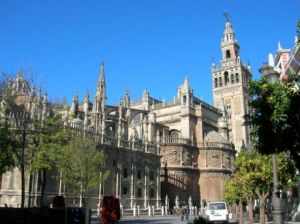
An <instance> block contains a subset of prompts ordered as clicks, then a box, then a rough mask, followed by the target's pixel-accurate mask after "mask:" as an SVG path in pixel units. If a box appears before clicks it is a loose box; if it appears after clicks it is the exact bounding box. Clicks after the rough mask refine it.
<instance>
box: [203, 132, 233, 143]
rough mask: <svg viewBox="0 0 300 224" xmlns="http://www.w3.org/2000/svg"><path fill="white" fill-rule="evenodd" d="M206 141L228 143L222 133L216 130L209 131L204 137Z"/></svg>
mask: <svg viewBox="0 0 300 224" xmlns="http://www.w3.org/2000/svg"><path fill="white" fill-rule="evenodd" d="M204 140H205V141H206V142H218V143H229V142H228V141H227V140H226V139H225V138H224V137H223V136H222V135H220V134H219V133H218V132H216V131H209V132H208V133H207V134H206V136H205V137H204Z"/></svg>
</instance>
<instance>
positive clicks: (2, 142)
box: [0, 77, 15, 175]
mask: <svg viewBox="0 0 300 224" xmlns="http://www.w3.org/2000/svg"><path fill="white" fill-rule="evenodd" d="M5 84H6V82H5V79H3V77H2V80H1V81H0V175H1V174H2V173H4V172H5V171H7V170H10V169H11V168H13V167H14V165H15V163H14V158H13V153H12V150H11V147H12V146H13V144H12V143H13V140H14V139H13V136H12V135H11V133H10V131H9V129H8V127H7V123H6V122H5V105H4V102H3V101H2V99H3V98H5V94H6V86H5ZM3 115H4V116H3Z"/></svg>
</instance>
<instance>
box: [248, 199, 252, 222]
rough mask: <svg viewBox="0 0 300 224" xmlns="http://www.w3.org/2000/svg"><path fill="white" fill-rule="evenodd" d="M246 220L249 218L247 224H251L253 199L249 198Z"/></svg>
mask: <svg viewBox="0 0 300 224" xmlns="http://www.w3.org/2000/svg"><path fill="white" fill-rule="evenodd" d="M248 218H249V224H252V223H253V199H252V197H250V198H249V199H248Z"/></svg>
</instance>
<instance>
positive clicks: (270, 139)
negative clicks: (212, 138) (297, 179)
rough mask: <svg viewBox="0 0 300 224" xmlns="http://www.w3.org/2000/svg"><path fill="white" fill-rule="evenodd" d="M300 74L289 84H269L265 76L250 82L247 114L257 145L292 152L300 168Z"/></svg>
mask: <svg viewBox="0 0 300 224" xmlns="http://www.w3.org/2000/svg"><path fill="white" fill-rule="evenodd" d="M297 80H298V82H299V76H290V77H289V80H288V82H287V83H285V84H282V83H279V82H276V83H269V82H268V80H267V79H266V78H262V79H261V80H257V81H251V82H250V85H249V93H250V96H252V98H253V100H252V101H251V102H250V107H251V108H252V113H251V114H247V115H246V116H245V120H246V122H245V123H246V125H250V126H252V136H253V140H254V145H255V148H256V149H257V150H258V151H259V152H261V153H265V154H272V153H279V152H289V153H290V156H291V158H292V159H293V160H294V161H295V163H296V166H297V168H298V170H300V92H299V90H297V89H296V88H295V83H297Z"/></svg>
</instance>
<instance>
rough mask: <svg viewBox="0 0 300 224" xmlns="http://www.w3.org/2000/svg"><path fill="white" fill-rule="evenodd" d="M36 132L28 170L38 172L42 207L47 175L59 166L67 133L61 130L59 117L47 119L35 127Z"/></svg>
mask: <svg viewBox="0 0 300 224" xmlns="http://www.w3.org/2000/svg"><path fill="white" fill-rule="evenodd" d="M35 127H36V129H38V130H39V131H38V132H36V134H35V136H33V144H32V146H31V148H32V150H31V152H32V163H31V164H30V167H29V170H30V172H32V171H38V172H39V184H40V186H41V199H40V206H41V207H42V206H43V201H44V200H43V199H44V192H45V188H46V184H47V173H48V172H49V171H50V170H53V169H56V168H57V167H58V166H59V165H60V164H58V162H59V161H61V156H62V155H63V153H64V149H65V147H64V146H65V145H67V144H68V141H69V135H68V132H67V131H65V130H63V124H62V120H61V119H60V117H59V116H52V117H48V118H47V119H46V120H45V121H43V122H42V123H41V122H39V123H38V124H37V125H35Z"/></svg>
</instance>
